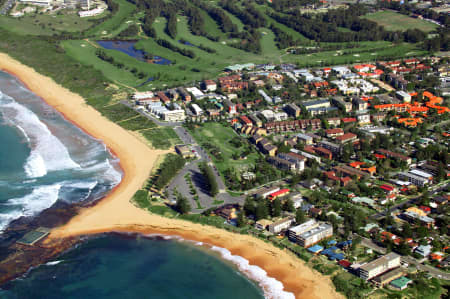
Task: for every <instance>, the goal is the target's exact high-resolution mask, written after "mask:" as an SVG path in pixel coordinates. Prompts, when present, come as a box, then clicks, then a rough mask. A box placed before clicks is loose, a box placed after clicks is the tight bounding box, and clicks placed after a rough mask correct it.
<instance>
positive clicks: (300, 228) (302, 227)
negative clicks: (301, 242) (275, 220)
mask: <svg viewBox="0 0 450 299" xmlns="http://www.w3.org/2000/svg"><path fill="white" fill-rule="evenodd" d="M317 226H319V223H317V222H316V220H314V219H309V220H308V221H306V222H304V223H302V224H299V225H297V226H294V227H291V228H290V229H289V231H288V237H289V239H290V240H291V241H293V242H295V243H297V236H298V235H300V234H302V233H304V232H306V231H309V230H311V229H313V228H315V227H317Z"/></svg>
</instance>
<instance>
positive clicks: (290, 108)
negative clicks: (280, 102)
mask: <svg viewBox="0 0 450 299" xmlns="http://www.w3.org/2000/svg"><path fill="white" fill-rule="evenodd" d="M284 111H286V113H287V114H289V115H290V116H292V117H299V116H300V112H301V111H302V110H301V109H300V107H298V106H297V105H295V104H288V105H286V106H284Z"/></svg>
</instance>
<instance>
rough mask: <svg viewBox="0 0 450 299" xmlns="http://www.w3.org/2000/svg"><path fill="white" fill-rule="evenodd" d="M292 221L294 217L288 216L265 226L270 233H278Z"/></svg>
mask: <svg viewBox="0 0 450 299" xmlns="http://www.w3.org/2000/svg"><path fill="white" fill-rule="evenodd" d="M294 221H295V218H294V217H291V216H289V217H286V218H283V219H281V220H278V221H275V222H273V223H271V224H269V225H268V226H267V228H268V229H269V232H271V233H272V234H279V233H280V232H281V231H283V230H286V229H288V228H289V227H290V226H291V225H292V223H294Z"/></svg>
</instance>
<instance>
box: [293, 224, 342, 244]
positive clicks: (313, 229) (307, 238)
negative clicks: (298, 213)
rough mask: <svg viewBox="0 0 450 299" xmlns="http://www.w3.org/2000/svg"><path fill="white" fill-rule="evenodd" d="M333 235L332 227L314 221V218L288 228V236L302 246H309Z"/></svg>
mask: <svg viewBox="0 0 450 299" xmlns="http://www.w3.org/2000/svg"><path fill="white" fill-rule="evenodd" d="M332 235H333V227H332V226H331V225H329V224H326V223H319V222H316V221H315V220H314V219H311V220H308V221H306V222H305V223H302V224H300V225H297V226H294V227H292V228H290V229H289V231H288V237H289V239H290V240H291V241H292V242H295V243H297V244H299V245H300V246H303V247H310V246H312V245H314V244H316V243H318V242H320V241H322V240H323V239H325V238H328V237H331V236H332Z"/></svg>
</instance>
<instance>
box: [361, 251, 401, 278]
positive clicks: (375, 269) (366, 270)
mask: <svg viewBox="0 0 450 299" xmlns="http://www.w3.org/2000/svg"><path fill="white" fill-rule="evenodd" d="M399 266H400V255H398V254H396V253H394V252H391V253H388V254H386V255H384V256H382V257H380V258H378V259H376V260H373V261H371V262H370V263H367V264H365V265H362V266H361V267H360V268H359V269H358V273H359V277H361V278H362V279H364V280H369V279H372V278H374V277H375V276H378V275H380V274H382V273H385V272H387V271H389V270H391V269H394V268H397V267H399Z"/></svg>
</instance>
